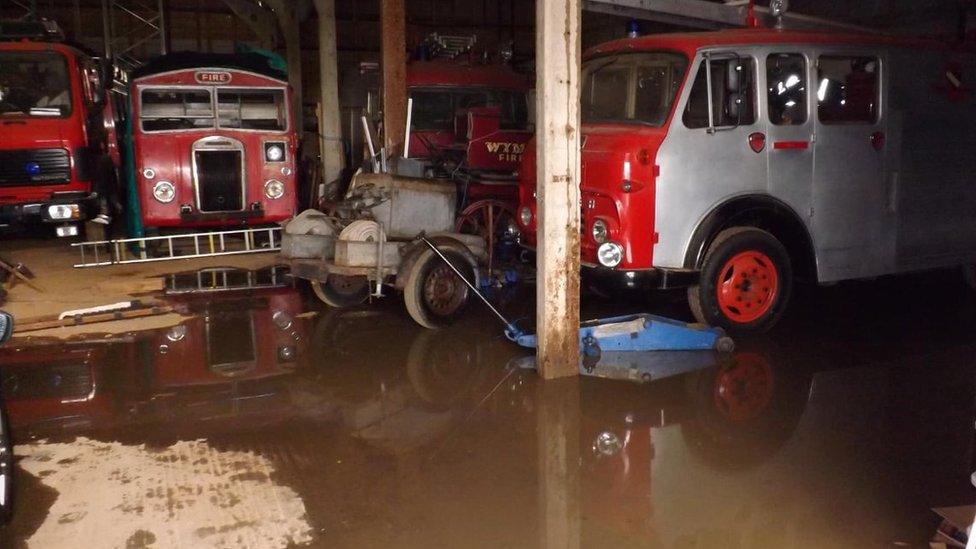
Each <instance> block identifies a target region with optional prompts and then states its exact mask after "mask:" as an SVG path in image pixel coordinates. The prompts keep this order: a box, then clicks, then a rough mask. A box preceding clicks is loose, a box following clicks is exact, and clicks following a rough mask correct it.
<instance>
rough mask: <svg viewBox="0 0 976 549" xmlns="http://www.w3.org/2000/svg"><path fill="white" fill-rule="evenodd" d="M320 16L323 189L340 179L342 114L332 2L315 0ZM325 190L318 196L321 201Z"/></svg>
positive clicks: (320, 132) (333, 6) (320, 130)
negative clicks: (324, 185) (324, 186)
mask: <svg viewBox="0 0 976 549" xmlns="http://www.w3.org/2000/svg"><path fill="white" fill-rule="evenodd" d="M315 10H316V11H317V12H318V16H319V82H321V88H322V116H321V121H320V124H321V126H322V127H320V128H319V134H320V136H319V139H320V140H321V143H320V148H321V151H322V176H323V181H324V182H325V184H326V185H329V184H330V183H332V182H333V181H335V180H337V179H339V175H340V174H341V172H342V166H343V160H344V156H343V154H342V113H341V112H340V110H339V62H338V61H339V60H338V54H337V52H336V23H335V0H315ZM323 191H324V188H320V189H319V192H318V195H317V196H319V197H320V198H321V197H322V192H323Z"/></svg>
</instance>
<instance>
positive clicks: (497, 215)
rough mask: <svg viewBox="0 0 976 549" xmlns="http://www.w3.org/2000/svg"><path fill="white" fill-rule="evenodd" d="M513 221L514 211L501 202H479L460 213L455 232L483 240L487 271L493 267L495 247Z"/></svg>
mask: <svg viewBox="0 0 976 549" xmlns="http://www.w3.org/2000/svg"><path fill="white" fill-rule="evenodd" d="M514 220H515V209H514V208H512V206H511V205H510V204H508V203H505V202H502V201H501V200H479V201H478V202H475V203H473V204H471V205H469V206H468V207H467V208H465V209H464V211H463V212H461V215H459V216H458V219H457V224H456V227H455V228H456V230H457V232H459V233H464V234H473V235H477V236H480V237H483V238H484V239H485V244H486V245H487V247H488V248H487V252H488V270H489V271H490V270H491V269H492V267H493V266H494V265H493V263H494V255H495V253H494V252H495V245H496V244H497V243H498V242H499V241H500V240H501V239H502V238H503V237H504V235H505V231H506V230H508V225H509V224H510V223H513V222H514Z"/></svg>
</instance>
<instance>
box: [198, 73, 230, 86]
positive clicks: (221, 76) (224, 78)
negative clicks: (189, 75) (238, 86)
mask: <svg viewBox="0 0 976 549" xmlns="http://www.w3.org/2000/svg"><path fill="white" fill-rule="evenodd" d="M193 78H194V79H195V80H196V81H197V84H230V81H231V79H232V78H233V77H232V76H231V74H230V73H229V72H227V71H197V72H195V73H193Z"/></svg>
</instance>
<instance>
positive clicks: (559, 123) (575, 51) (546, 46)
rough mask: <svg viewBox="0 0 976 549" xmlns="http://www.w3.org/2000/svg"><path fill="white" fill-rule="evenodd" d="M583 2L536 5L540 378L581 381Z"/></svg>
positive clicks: (555, 0)
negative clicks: (581, 59) (580, 259)
mask: <svg viewBox="0 0 976 549" xmlns="http://www.w3.org/2000/svg"><path fill="white" fill-rule="evenodd" d="M581 19H582V13H581V10H580V0H536V18H535V20H536V25H537V28H536V86H535V89H536V95H537V106H536V107H537V108H536V118H537V120H536V163H537V164H536V182H537V183H536V185H537V190H536V193H537V204H538V223H539V230H538V235H539V238H538V249H537V255H536V265H537V271H538V273H537V284H536V292H537V294H536V311H537V312H536V316H537V318H536V325H537V326H538V332H539V341H538V343H539V346H538V353H539V355H538V360H537V364H538V366H539V373H540V375H542V377H543V378H545V379H552V378H557V377H564V376H575V375H578V374H579V319H580V315H579V297H580V295H579V288H580V283H579V269H580V261H579V254H580V208H579V200H580V191H579V183H580V134H579V130H580V116H579V101H580V23H581Z"/></svg>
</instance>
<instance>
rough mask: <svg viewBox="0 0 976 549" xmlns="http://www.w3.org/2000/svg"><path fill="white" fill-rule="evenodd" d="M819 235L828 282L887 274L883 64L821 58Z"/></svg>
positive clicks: (817, 95) (855, 57)
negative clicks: (882, 96)
mask: <svg viewBox="0 0 976 549" xmlns="http://www.w3.org/2000/svg"><path fill="white" fill-rule="evenodd" d="M812 73H813V76H814V77H815V78H814V79H812V80H811V86H810V90H811V92H812V93H813V95H814V99H815V100H816V101H815V105H816V108H815V109H814V111H813V113H814V114H813V115H814V117H815V121H814V124H815V128H816V131H815V135H816V138H815V139H816V148H815V149H814V170H813V228H814V235H815V237H814V243H815V244H814V245H815V248H816V253H817V260H818V261H817V263H818V270H819V271H820V273H819V274H820V279H821V281H830V280H842V279H847V278H859V277H867V276H873V275H878V274H882V273H884V272H886V271H888V270H889V269H890V266H891V265H890V263H891V261H892V260H893V256H892V252H893V249H892V248H891V247H890V246H888V245H887V244H886V242H887V241H888V239H886V238H885V234H886V232H890V231H886V229H888V228H890V227H887V223H888V217H889V216H888V213H887V202H886V201H887V188H886V187H885V185H884V151H885V147H884V145H885V125H884V118H883V115H882V111H881V109H880V106H881V60H880V58H879V57H878V56H877V55H874V54H871V53H866V52H856V53H851V52H846V53H842V54H835V53H832V52H830V51H821V52H819V53H818V55H817V58H816V60H815V66H814V70H813V71H812Z"/></svg>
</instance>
